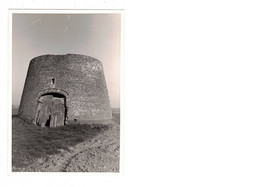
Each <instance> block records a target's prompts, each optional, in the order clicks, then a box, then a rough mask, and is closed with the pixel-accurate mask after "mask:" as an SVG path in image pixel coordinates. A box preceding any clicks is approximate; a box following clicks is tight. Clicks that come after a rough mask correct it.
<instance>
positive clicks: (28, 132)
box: [10, 10, 122, 173]
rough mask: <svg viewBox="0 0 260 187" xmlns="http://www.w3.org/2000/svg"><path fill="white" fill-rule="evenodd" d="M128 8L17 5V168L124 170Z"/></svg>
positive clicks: (14, 104)
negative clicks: (36, 8) (86, 9)
mask: <svg viewBox="0 0 260 187" xmlns="http://www.w3.org/2000/svg"><path fill="white" fill-rule="evenodd" d="M121 14H122V12H121V11H116V10H115V11H107V12H105V11H104V12H102V11H96V12H85V13H84V12H80V13H79V12H77V11H75V12H73V11H70V12H69V13H66V11H63V12H62V11H56V12H55V11H52V12H47V13H46V12H44V11H41V12H37V11H36V12H33V13H32V12H30V11H28V12H23V13H19V11H18V12H17V11H16V12H15V11H14V12H12V13H11V18H10V19H11V22H12V33H11V34H12V129H11V131H12V133H11V136H12V138H11V140H12V150H11V156H12V172H117V173H118V172H120V65H121V52H122V48H121V40H122V38H121V36H122V33H121V27H122V24H121V22H122V16H121Z"/></svg>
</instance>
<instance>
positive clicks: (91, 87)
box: [18, 54, 112, 124]
mask: <svg viewBox="0 0 260 187" xmlns="http://www.w3.org/2000/svg"><path fill="white" fill-rule="evenodd" d="M49 93H50V94H51V93H59V94H62V95H64V96H65V98H66V104H65V107H66V110H67V113H66V115H67V118H66V119H67V120H66V122H67V123H68V124H70V123H75V124H100V123H106V121H108V120H111V119H112V111H111V107H110V101H109V96H108V90H107V86H106V81H105V76H104V71H103V66H102V63H101V62H100V61H99V60H97V59H95V58H93V57H90V56H84V55H78V54H67V55H43V56H39V57H36V58H34V59H32V60H31V62H30V65H29V68H28V72H27V77H26V81H25V85H24V89H23V94H22V99H21V103H20V108H19V111H18V115H19V116H20V117H21V118H22V119H24V120H26V121H28V122H33V120H34V118H35V113H36V110H37V105H38V100H39V98H40V97H41V96H42V95H43V94H49Z"/></svg>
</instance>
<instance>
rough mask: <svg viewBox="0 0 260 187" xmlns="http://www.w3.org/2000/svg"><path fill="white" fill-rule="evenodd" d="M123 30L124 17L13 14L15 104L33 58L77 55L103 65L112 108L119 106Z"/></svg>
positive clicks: (18, 101)
mask: <svg viewBox="0 0 260 187" xmlns="http://www.w3.org/2000/svg"><path fill="white" fill-rule="evenodd" d="M120 28H121V25H120V14H111V13H110V14H13V31H12V32H13V33H12V34H13V35H12V58H13V59H12V60H13V64H12V84H13V85H12V89H13V90H12V102H13V103H12V104H13V105H19V104H20V100H21V95H22V91H23V86H24V82H25V78H26V73H27V69H28V66H29V62H30V60H31V59H32V58H34V57H36V56H39V55H44V54H67V53H75V54H82V55H88V56H92V57H94V58H97V59H99V60H100V61H101V62H102V63H103V66H104V72H105V77H106V83H107V87H108V92H109V97H110V103H111V106H112V107H119V106H120Z"/></svg>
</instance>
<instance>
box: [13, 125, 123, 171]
mask: <svg viewBox="0 0 260 187" xmlns="http://www.w3.org/2000/svg"><path fill="white" fill-rule="evenodd" d="M119 136H120V133H119V124H118V123H117V122H115V123H114V124H111V125H109V128H108V130H106V131H104V132H102V133H100V134H98V135H97V136H95V137H94V138H93V139H91V140H88V141H85V142H82V143H79V144H77V145H75V146H72V147H69V151H66V150H63V149H61V150H59V151H60V153H58V154H54V155H50V156H48V157H47V158H39V159H38V160H37V161H35V162H33V163H32V164H31V165H29V166H27V167H25V168H13V171H29V172H119V156H120V145H119V140H120V137H119Z"/></svg>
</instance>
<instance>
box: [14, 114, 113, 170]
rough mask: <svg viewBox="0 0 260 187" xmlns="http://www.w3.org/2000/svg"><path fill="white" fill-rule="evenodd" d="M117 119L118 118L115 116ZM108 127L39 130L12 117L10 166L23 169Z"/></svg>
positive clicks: (65, 127)
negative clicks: (36, 160)
mask: <svg viewBox="0 0 260 187" xmlns="http://www.w3.org/2000/svg"><path fill="white" fill-rule="evenodd" d="M117 117H118V116H117ZM108 128H109V127H108V126H104V125H103V126H102V125H99V126H91V125H67V126H63V127H58V128H41V127H37V126H34V125H29V124H26V123H25V122H24V121H22V120H21V119H20V118H18V117H16V116H13V126H12V164H13V166H15V167H25V166H27V165H29V164H30V163H32V162H33V161H34V160H35V159H38V158H47V156H48V155H52V154H55V153H59V152H60V150H61V149H64V150H68V148H69V147H71V146H74V145H76V144H78V143H81V142H84V141H88V140H91V139H92V138H93V137H94V136H96V135H97V134H99V133H101V132H104V131H106V130H107V129H108Z"/></svg>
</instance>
